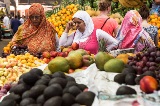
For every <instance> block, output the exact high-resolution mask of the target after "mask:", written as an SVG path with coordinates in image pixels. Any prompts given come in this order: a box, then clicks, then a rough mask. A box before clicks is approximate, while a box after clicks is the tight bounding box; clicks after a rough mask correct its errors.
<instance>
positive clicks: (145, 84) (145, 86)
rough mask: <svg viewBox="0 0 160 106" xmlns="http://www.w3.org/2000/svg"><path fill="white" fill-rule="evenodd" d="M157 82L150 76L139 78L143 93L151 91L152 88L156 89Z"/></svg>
mask: <svg viewBox="0 0 160 106" xmlns="http://www.w3.org/2000/svg"><path fill="white" fill-rule="evenodd" d="M157 88H158V82H157V80H156V79H155V78H153V77H151V76H144V77H143V78H142V79H141V80H140V89H141V90H142V91H143V92H145V93H153V91H154V90H157Z"/></svg>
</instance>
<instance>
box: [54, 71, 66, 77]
mask: <svg viewBox="0 0 160 106" xmlns="http://www.w3.org/2000/svg"><path fill="white" fill-rule="evenodd" d="M56 77H60V78H66V75H65V74H64V73H63V72H62V71H58V72H55V73H54V74H52V78H56Z"/></svg>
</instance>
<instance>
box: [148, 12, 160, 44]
mask: <svg viewBox="0 0 160 106" xmlns="http://www.w3.org/2000/svg"><path fill="white" fill-rule="evenodd" d="M148 21H149V23H150V24H151V25H154V26H157V27H158V38H159V39H158V40H159V42H158V47H160V17H159V16H158V15H157V14H151V15H150V16H149V19H148Z"/></svg>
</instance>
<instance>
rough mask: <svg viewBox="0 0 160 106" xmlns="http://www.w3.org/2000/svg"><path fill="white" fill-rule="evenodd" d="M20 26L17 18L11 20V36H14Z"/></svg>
mask: <svg viewBox="0 0 160 106" xmlns="http://www.w3.org/2000/svg"><path fill="white" fill-rule="evenodd" d="M20 25H21V23H20V21H19V19H18V17H17V16H15V18H14V19H12V20H11V29H12V31H13V34H15V33H16V32H17V30H18V27H19V26H20Z"/></svg>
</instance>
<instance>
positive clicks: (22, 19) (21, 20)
mask: <svg viewBox="0 0 160 106" xmlns="http://www.w3.org/2000/svg"><path fill="white" fill-rule="evenodd" d="M24 19H25V16H24V15H22V17H21V18H20V19H19V21H20V22H21V24H23V23H24Z"/></svg>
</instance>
